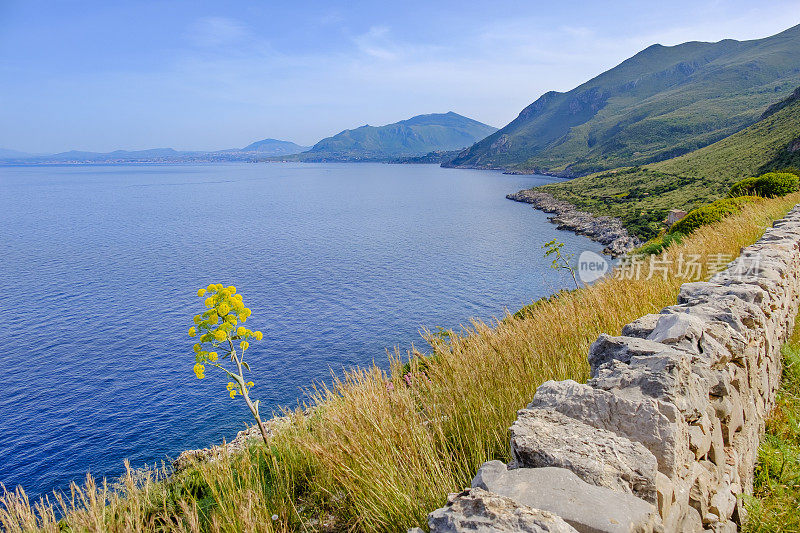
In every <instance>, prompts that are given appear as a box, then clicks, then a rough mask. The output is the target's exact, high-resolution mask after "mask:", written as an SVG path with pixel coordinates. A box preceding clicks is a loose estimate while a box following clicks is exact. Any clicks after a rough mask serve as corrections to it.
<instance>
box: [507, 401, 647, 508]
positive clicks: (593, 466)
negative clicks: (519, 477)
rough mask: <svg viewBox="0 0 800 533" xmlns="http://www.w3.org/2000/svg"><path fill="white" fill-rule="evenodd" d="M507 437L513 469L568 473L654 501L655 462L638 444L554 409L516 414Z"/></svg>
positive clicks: (591, 482)
mask: <svg viewBox="0 0 800 533" xmlns="http://www.w3.org/2000/svg"><path fill="white" fill-rule="evenodd" d="M510 432H511V454H512V456H513V457H514V463H513V464H514V465H515V466H516V467H519V468H541V467H549V466H552V467H559V468H566V469H568V470H571V471H572V472H574V473H575V474H576V475H577V476H578V477H579V478H581V479H582V480H583V481H585V482H587V483H590V484H592V485H596V486H598V487H607V488H610V489H614V490H618V491H620V492H626V493H629V494H634V495H636V496H638V497H639V498H641V499H643V500H645V501H647V502H650V503H652V504H655V503H656V502H657V501H658V497H657V493H656V473H657V472H658V462H657V461H656V458H655V456H654V455H653V454H652V453H651V452H650V451H649V450H648V449H647V448H645V447H644V446H643V445H642V444H641V443H639V442H633V441H631V440H629V439H627V438H625V437H621V436H619V435H617V434H615V433H612V432H610V431H607V430H604V429H598V428H595V427H592V426H590V425H588V424H585V423H583V422H580V421H578V420H575V419H573V418H570V417H568V416H566V415H564V414H561V413H559V412H558V411H554V410H552V409H523V410H521V411H519V412H518V413H517V420H516V421H515V422H514V425H513V426H511V429H510Z"/></svg>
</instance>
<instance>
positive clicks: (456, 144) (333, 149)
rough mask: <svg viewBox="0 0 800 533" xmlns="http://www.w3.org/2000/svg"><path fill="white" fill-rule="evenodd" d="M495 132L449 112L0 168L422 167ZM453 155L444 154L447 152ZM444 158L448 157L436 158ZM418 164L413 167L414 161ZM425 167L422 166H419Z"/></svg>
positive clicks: (19, 156) (4, 156) (43, 158)
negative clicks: (307, 135)
mask: <svg viewBox="0 0 800 533" xmlns="http://www.w3.org/2000/svg"><path fill="white" fill-rule="evenodd" d="M495 131H497V128H494V127H492V126H487V125H486V124H482V123H481V122H478V121H477V120H472V119H470V118H467V117H464V116H461V115H459V114H457V113H453V112H452V111H451V112H449V113H434V114H430V115H419V116H416V117H412V118H410V119H408V120H402V121H400V122H395V123H394V124H388V125H386V126H378V127H376V126H362V127H360V128H356V129H354V130H345V131H343V132H341V133H339V134H337V135H334V136H332V137H327V138H325V139H322V140H321V141H319V142H318V143H317V144H315V145H314V146H312V147H311V148H309V147H307V146H300V145H298V144H295V143H293V142H289V141H281V140H278V139H263V140H261V141H256V142H254V143H252V144H249V145H247V146H245V147H244V148H234V149H230V150H218V151H213V152H204V151H178V150H173V149H172V148H154V149H150V150H134V151H129V150H115V151H113V152H85V151H77V150H72V151H69V152H61V153H58V154H27V153H24V152H18V151H16V150H7V149H0V162H4V163H21V164H26V163H39V164H43V163H124V162H153V163H180V162H205V161H285V160H289V161H386V162H405V161H401V160H402V159H403V158H416V157H420V156H426V154H428V155H430V157H429V159H427V160H425V161H424V162H431V163H434V162H435V163H441V162H442V161H445V160H449V159H452V157H453V156H455V155H456V154H458V152H459V151H460V150H462V149H464V148H466V147H467V146H470V145H471V144H473V143H474V142H475V141H478V140H480V139H482V138H484V137H486V136H487V135H489V134H491V133H493V132H495ZM448 150H449V151H451V152H447V151H448ZM443 153H447V156H446V157H445V156H443V155H436V154H443ZM414 162H417V161H414ZM419 162H423V161H419Z"/></svg>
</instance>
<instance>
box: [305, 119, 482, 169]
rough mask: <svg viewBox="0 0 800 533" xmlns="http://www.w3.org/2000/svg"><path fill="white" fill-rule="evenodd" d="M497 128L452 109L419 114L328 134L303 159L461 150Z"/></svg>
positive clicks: (384, 157) (367, 157) (381, 158)
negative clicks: (379, 124)
mask: <svg viewBox="0 0 800 533" xmlns="http://www.w3.org/2000/svg"><path fill="white" fill-rule="evenodd" d="M495 131H497V128H494V127H492V126H487V125H486V124H483V123H481V122H478V121H477V120H472V119H471V118H467V117H464V116H461V115H459V114H457V113H453V112H452V111H451V112H449V113H434V114H430V115H419V116H416V117H413V118H410V119H408V120H401V121H400V122H395V123H394V124H387V125H386V126H361V127H360V128H356V129H353V130H344V131H343V132H341V133H339V134H337V135H334V136H333V137H327V138H325V139H322V140H321V141H319V142H318V143H317V144H315V145H314V146H313V147H312V148H311V150H309V151H308V152H305V153H302V154H299V155H298V156H295V158H297V159H298V160H300V161H385V160H389V159H395V158H398V157H412V156H421V155H425V154H427V153H429V152H435V151H445V150H460V149H463V148H464V147H466V146H469V145H471V144H472V143H474V142H475V141H477V140H479V139H483V138H484V137H486V136H487V135H489V134H491V133H493V132H495Z"/></svg>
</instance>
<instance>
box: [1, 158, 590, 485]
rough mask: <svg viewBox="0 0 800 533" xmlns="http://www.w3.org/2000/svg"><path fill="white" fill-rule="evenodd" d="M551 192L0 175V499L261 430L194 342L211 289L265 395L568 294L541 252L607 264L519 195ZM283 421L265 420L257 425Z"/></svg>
mask: <svg viewBox="0 0 800 533" xmlns="http://www.w3.org/2000/svg"><path fill="white" fill-rule="evenodd" d="M547 181H550V178H546V177H542V176H507V175H503V174H500V173H495V172H481V171H469V170H449V169H441V168H439V167H436V166H432V165H420V166H414V165H379V164H354V165H349V164H336V165H313V164H221V165H170V166H161V165H158V166H156V165H139V166H61V167H2V168H0V245H1V246H2V247H1V248H0V249H2V263H0V284H1V285H2V290H0V310H2V312H3V316H4V319H5V320H4V322H5V327H4V331H3V335H2V336H0V363H2V369H1V370H0V482H2V483H3V484H5V485H6V486H7V487H14V486H17V485H22V486H23V487H24V488H25V489H26V490H27V491H28V492H29V494H31V495H33V496H36V495H40V494H43V493H45V492H48V491H51V490H53V489H60V488H65V487H66V486H67V483H68V482H69V480H72V479H80V478H82V477H83V476H84V475H85V473H86V472H87V471H91V472H92V473H93V474H95V475H98V476H109V477H117V476H119V475H120V474H121V473H122V472H123V459H125V458H129V459H130V460H131V463H132V465H133V466H134V467H140V466H144V465H146V464H153V463H156V462H158V461H160V460H162V459H165V458H167V457H175V456H177V454H178V453H179V452H180V451H181V450H184V449H187V448H196V447H202V446H206V445H208V444H210V443H212V442H218V441H221V440H222V439H223V438H227V439H230V438H232V437H233V436H234V435H235V433H236V431H238V430H240V429H242V427H243V424H244V422H246V421H249V416H250V415H249V411H247V408H246V407H245V406H244V403H243V402H238V401H232V400H230V399H228V398H227V396H226V391H225V383H226V380H225V379H223V378H222V376H220V375H218V374H217V373H215V372H214V371H213V369H209V370H208V371H207V376H206V379H204V380H203V381H198V380H197V379H195V378H194V374H193V373H192V365H193V364H194V359H193V354H192V351H191V342H190V339H189V338H188V337H187V336H186V330H187V329H188V327H189V326H190V325H191V317H192V316H193V315H194V314H195V313H196V312H198V311H199V310H200V309H201V308H202V301H201V300H200V299H199V298H197V297H196V295H195V292H196V290H197V288H198V287H201V286H205V285H207V284H208V283H209V282H221V283H223V284H225V285H228V284H233V285H236V286H237V288H238V289H239V291H240V292H241V293H242V294H243V295H244V297H245V302H246V303H247V304H248V305H249V307H250V308H251V309H252V311H253V316H252V318H251V319H250V320H249V321H248V326H250V327H251V328H253V329H256V328H257V329H261V330H262V331H263V332H264V340H263V341H262V342H260V343H253V345H252V348H251V352H252V355H251V360H252V365H253V369H254V371H255V375H254V377H253V381H255V382H256V384H257V385H256V388H255V389H254V394H255V396H256V397H258V398H261V400H262V404H263V405H264V406H265V407H274V406H277V405H292V404H296V402H297V399H298V398H300V397H302V395H303V388H304V387H306V386H307V385H308V384H309V383H310V382H311V381H312V380H320V379H327V378H328V377H329V376H330V372H331V369H334V371H340V370H341V369H342V368H343V367H350V366H353V365H367V364H370V363H371V362H372V361H373V360H375V362H376V363H377V364H379V365H381V366H384V367H385V366H386V362H387V357H386V352H385V350H386V349H387V348H390V349H391V348H392V347H394V346H399V347H400V348H401V349H406V348H408V347H410V346H411V343H412V342H414V343H416V344H418V345H420V344H424V343H423V342H422V341H421V339H420V337H419V333H418V331H419V329H420V328H421V327H428V328H435V327H436V326H444V327H447V328H455V327H458V326H459V324H467V323H468V321H469V319H470V318H471V317H478V318H481V319H485V320H488V319H491V318H492V317H498V316H502V315H503V313H504V312H505V310H506V309H509V310H511V311H514V310H516V309H518V308H519V307H521V306H522V305H524V304H526V303H529V302H531V301H532V300H534V299H536V298H538V297H540V296H543V295H546V294H549V293H552V292H553V291H555V290H558V289H559V288H561V287H567V286H569V283H571V281H570V280H568V279H567V278H566V277H564V276H562V275H561V274H560V273H558V272H556V271H554V270H552V269H550V268H549V261H547V260H545V259H544V258H543V257H542V250H541V245H542V244H543V243H545V242H546V241H548V240H550V239H553V238H555V237H558V238H559V239H560V240H562V241H565V242H566V243H567V248H568V249H570V250H572V251H576V252H578V251H581V250H587V249H588V250H595V251H599V250H600V248H601V246H600V245H597V244H596V243H592V242H589V241H588V240H586V239H584V238H582V237H577V236H575V235H572V234H570V233H565V232H560V231H557V230H556V229H555V227H554V226H553V225H552V224H549V223H548V222H547V220H546V218H545V215H544V214H542V213H540V212H537V211H534V210H533V209H531V208H530V207H528V206H526V205H523V204H519V203H515V202H511V201H509V200H506V199H505V198H504V197H505V195H506V194H507V193H509V192H514V191H517V190H519V189H521V188H525V187H530V186H533V185H537V184H541V183H545V182H547ZM263 411H265V412H269V409H268V408H265V409H263Z"/></svg>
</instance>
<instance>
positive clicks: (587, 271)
mask: <svg viewBox="0 0 800 533" xmlns="http://www.w3.org/2000/svg"><path fill="white" fill-rule="evenodd" d="M608 269H609V266H608V261H606V258H605V257H603V256H602V255H600V254H598V253H595V252H592V251H589V250H586V251H583V252H581V255H580V256H578V277H579V278H580V280H581V281H582V282H584V283H591V282H593V281H595V280H598V279H600V278H602V277H603V276H604V275H605V273H606V272H608Z"/></svg>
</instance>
